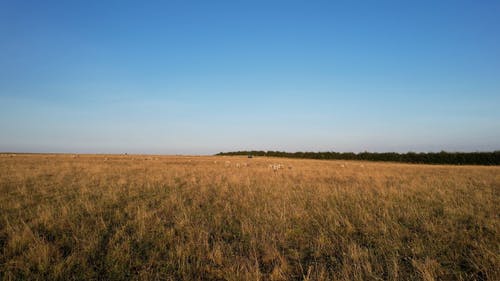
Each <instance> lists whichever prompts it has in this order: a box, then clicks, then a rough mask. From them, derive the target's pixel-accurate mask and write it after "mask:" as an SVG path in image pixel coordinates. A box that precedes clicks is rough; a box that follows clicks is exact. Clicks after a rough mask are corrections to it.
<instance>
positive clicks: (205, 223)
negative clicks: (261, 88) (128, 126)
mask: <svg viewBox="0 0 500 281" xmlns="http://www.w3.org/2000/svg"><path fill="white" fill-rule="evenodd" d="M227 161H230V163H227ZM273 163H276V164H278V163H281V164H283V166H284V169H280V170H278V171H274V170H273V169H270V168H269V167H268V166H269V164H273ZM237 164H239V165H237ZM237 166H239V167H237ZM499 191H500V167H458V166H455V167H454V166H425V165H407V164H392V163H369V162H345V161H317V160H292V159H272V158H254V159H247V158H243V157H165V156H137V155H128V156H116V155H115V156H113V155H107V156H103V155H81V156H79V157H74V156H71V155H14V156H11V155H7V154H3V155H0V192H1V193H0V194H1V195H0V249H1V256H0V279H3V280H26V279H35V280H500V269H499V268H500V258H499V255H500V238H499V215H500V212H499V208H498V206H500V204H499V203H500V202H499V201H500V200H499Z"/></svg>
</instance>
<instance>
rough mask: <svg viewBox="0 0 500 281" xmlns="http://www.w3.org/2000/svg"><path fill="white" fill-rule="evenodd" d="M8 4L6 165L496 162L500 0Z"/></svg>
mask: <svg viewBox="0 0 500 281" xmlns="http://www.w3.org/2000/svg"><path fill="white" fill-rule="evenodd" d="M103 2H104V1H32V2H30V1H27V2H24V1H23V2H18V1H4V2H2V3H1V4H0V34H2V38H1V39H0V40H1V41H0V151H8V152H67V153H153V154H154V153H158V154H213V153H217V152H220V151H234V150H280V151H354V152H359V151H379V152H380V151H396V152H406V151H417V152H419V151H424V152H426V151H441V150H446V151H493V150H500V141H499V140H500V110H498V108H499V107H500V78H499V77H500V17H498V15H499V14H500V4H499V3H498V2H495V1H484V2H481V3H479V2H474V1H419V2H418V3H401V2H402V1H367V2H363V3H361V2H356V3H353V2H347V1H342V2H335V1H237V2H235V1H217V2H216V3H212V2H207V1H199V2H196V1H188V2H185V1H183V2H180V1H171V2H168V3H159V2H149V3H147V4H144V3H140V2H139V1H137V2H133V1H116V2H113V1H105V3H103Z"/></svg>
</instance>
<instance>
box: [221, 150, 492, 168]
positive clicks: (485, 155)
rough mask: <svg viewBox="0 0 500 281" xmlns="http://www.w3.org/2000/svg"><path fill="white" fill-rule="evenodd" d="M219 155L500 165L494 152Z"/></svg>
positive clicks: (252, 152) (280, 152)
mask: <svg viewBox="0 0 500 281" xmlns="http://www.w3.org/2000/svg"><path fill="white" fill-rule="evenodd" d="M217 155H252V156H269V157H288V158H306V159H323V160H367V161H389V162H404V163H416V164H450V165H500V151H494V152H446V151H441V152H430V153H423V152H422V153H415V152H408V153H396V152H382V153H378V152H361V153H353V152H333V151H327V152H284V151H256V150H252V151H234V152H220V153H218V154H217Z"/></svg>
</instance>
